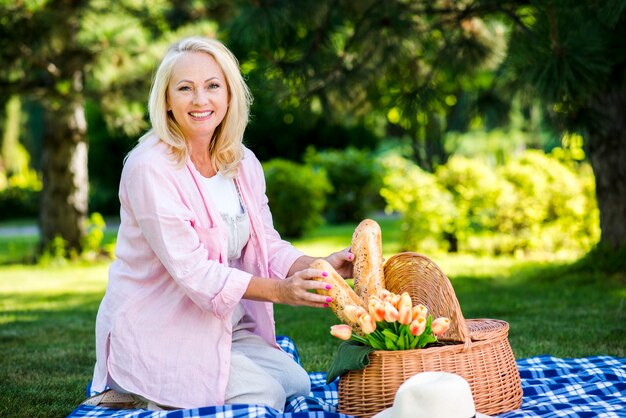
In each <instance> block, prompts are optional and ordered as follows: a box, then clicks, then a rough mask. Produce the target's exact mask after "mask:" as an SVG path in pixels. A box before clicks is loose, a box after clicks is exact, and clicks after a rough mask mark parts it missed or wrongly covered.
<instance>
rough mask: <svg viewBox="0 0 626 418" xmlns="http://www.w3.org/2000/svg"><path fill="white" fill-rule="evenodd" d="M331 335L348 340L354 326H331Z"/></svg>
mask: <svg viewBox="0 0 626 418" xmlns="http://www.w3.org/2000/svg"><path fill="white" fill-rule="evenodd" d="M330 335H332V336H333V337H337V338H339V339H340V340H344V341H347V340H349V339H350V337H352V328H351V327H350V325H347V324H340V325H333V326H332V327H330Z"/></svg>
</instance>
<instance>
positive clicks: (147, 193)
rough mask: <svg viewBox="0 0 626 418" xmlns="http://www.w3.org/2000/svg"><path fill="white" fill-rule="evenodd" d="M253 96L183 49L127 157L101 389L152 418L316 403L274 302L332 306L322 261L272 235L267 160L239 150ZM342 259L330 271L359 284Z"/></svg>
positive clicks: (203, 52) (217, 52) (230, 62)
mask: <svg viewBox="0 0 626 418" xmlns="http://www.w3.org/2000/svg"><path fill="white" fill-rule="evenodd" d="M251 100H252V99H251V95H250V93H249V91H248V89H247V86H246V84H245V82H244V80H243V78H242V76H241V74H240V72H239V67H238V63H237V60H236V58H235V57H234V56H233V55H232V53H231V52H230V51H229V50H228V49H227V48H226V47H225V46H224V45H222V44H221V43H219V42H218V41H216V40H212V39H204V38H187V39H183V40H182V41H180V42H179V43H177V44H175V45H173V46H172V47H171V48H170V49H169V51H168V52H167V54H166V55H165V57H164V59H163V61H162V62H161V64H160V66H159V68H158V70H157V73H156V75H155V80H154V83H153V86H152V90H151V93H150V99H149V112H150V121H151V124H152V129H151V130H150V131H148V132H147V133H146V134H145V135H144V136H143V137H142V138H141V139H140V140H139V144H138V145H137V146H136V147H135V148H134V149H133V150H132V151H131V153H130V154H129V155H128V157H127V159H126V161H125V164H124V169H123V171H122V179H121V182H120V190H119V197H120V202H121V225H120V229H119V233H118V240H117V247H116V260H115V261H114V262H113V264H112V265H111V268H110V271H109V283H108V287H107V291H106V294H105V296H104V299H103V300H102V303H101V305H100V309H99V311H98V317H97V320H96V351H97V353H96V354H97V362H96V366H95V371H94V377H93V383H92V388H93V389H94V390H96V391H103V390H104V389H105V387H106V386H108V387H110V388H112V389H113V390H114V391H113V392H109V393H113V394H115V395H116V396H117V394H120V393H121V394H127V395H126V396H127V397H128V396H130V397H131V399H135V400H139V401H141V402H143V405H144V406H145V405H146V404H147V406H148V407H150V408H154V409H157V408H163V407H167V408H193V407H201V406H207V405H221V404H225V403H227V404H234V403H249V404H265V405H267V406H270V407H272V408H275V409H277V410H279V411H282V410H283V407H284V405H285V401H286V400H288V399H289V398H290V397H293V396H298V395H307V394H308V393H309V390H310V382H309V379H308V375H307V373H306V372H305V371H304V370H303V369H302V368H301V367H300V366H299V365H298V364H296V363H295V362H293V360H291V359H290V358H289V357H288V356H287V355H286V354H285V353H284V352H282V351H281V350H280V349H279V348H278V346H277V345H276V340H275V330H274V321H273V307H272V306H273V305H272V304H273V303H282V304H289V305H294V306H310V307H327V306H328V303H329V302H330V301H331V300H329V299H327V298H326V297H324V296H321V295H318V294H316V293H315V292H312V291H311V290H315V289H321V288H327V289H328V288H330V285H328V284H326V283H322V282H319V281H314V280H310V279H312V278H314V277H320V276H326V272H323V271H319V270H315V269H310V268H308V266H309V264H310V263H311V261H312V260H313V258H312V257H308V256H305V255H303V254H302V253H301V252H299V251H298V250H296V249H295V248H294V247H292V246H291V245H290V244H289V243H287V242H285V241H283V240H281V238H280V236H279V234H278V233H277V232H276V230H275V229H274V228H273V226H272V217H271V214H270V211H269V208H268V205H267V203H268V202H267V198H266V196H265V182H264V177H263V171H262V168H261V165H260V163H259V161H258V160H257V159H256V157H255V156H254V155H253V154H252V152H251V151H250V150H248V149H246V148H245V147H244V146H243V144H242V137H243V133H244V130H245V127H246V125H247V122H248V114H249V108H250V103H251ZM352 258H353V256H352V254H351V253H350V252H349V251H348V250H347V249H346V250H343V251H340V252H337V253H333V254H331V255H329V256H328V257H327V258H326V259H327V260H328V261H329V262H330V263H331V264H332V265H333V267H335V268H336V269H337V270H338V271H339V272H340V273H341V274H342V275H343V276H344V277H347V276H349V275H350V274H351V269H352V264H351V260H352Z"/></svg>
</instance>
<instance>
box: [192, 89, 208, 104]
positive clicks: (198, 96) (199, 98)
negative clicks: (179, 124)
mask: <svg viewBox="0 0 626 418" xmlns="http://www.w3.org/2000/svg"><path fill="white" fill-rule="evenodd" d="M207 101H208V94H207V93H206V92H205V91H204V90H202V89H198V90H196V91H195V92H194V94H193V103H194V104H205V103H206V102H207Z"/></svg>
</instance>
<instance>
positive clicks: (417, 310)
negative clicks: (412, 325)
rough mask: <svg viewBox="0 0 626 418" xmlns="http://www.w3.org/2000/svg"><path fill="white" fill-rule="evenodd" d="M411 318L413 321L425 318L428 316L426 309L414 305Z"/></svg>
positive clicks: (422, 306)
mask: <svg viewBox="0 0 626 418" xmlns="http://www.w3.org/2000/svg"><path fill="white" fill-rule="evenodd" d="M412 311H413V312H412V316H411V317H412V318H413V320H415V319H416V318H426V316H427V315H428V308H427V307H426V306H424V305H421V304H420V305H415V306H414V307H413V310H412Z"/></svg>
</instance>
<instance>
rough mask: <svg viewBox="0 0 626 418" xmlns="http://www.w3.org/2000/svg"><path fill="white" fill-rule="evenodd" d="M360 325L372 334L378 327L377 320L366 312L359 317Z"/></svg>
mask: <svg viewBox="0 0 626 418" xmlns="http://www.w3.org/2000/svg"><path fill="white" fill-rule="evenodd" d="M359 325H360V326H361V329H362V330H363V332H364V333H366V334H371V333H372V332H374V330H375V329H376V322H375V321H374V318H372V316H371V315H370V314H365V315H363V316H361V317H360V318H359Z"/></svg>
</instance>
